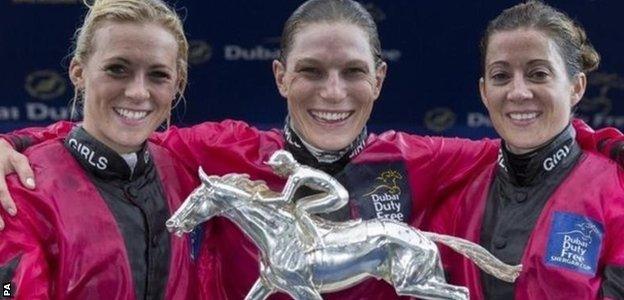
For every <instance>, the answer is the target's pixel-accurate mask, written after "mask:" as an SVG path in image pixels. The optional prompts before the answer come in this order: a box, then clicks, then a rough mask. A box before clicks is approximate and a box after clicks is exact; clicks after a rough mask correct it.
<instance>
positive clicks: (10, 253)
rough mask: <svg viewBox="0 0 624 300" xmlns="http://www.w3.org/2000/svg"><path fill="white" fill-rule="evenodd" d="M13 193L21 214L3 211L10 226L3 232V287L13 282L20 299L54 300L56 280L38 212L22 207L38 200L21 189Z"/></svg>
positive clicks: (0, 253)
mask: <svg viewBox="0 0 624 300" xmlns="http://www.w3.org/2000/svg"><path fill="white" fill-rule="evenodd" d="M11 193H12V195H13V198H14V199H15V200H16V203H17V205H18V206H19V208H20V215H19V217H10V216H9V215H7V214H6V213H4V212H2V218H3V219H4V220H5V221H6V227H5V229H4V230H2V231H0V241H2V242H0V280H2V284H3V285H5V284H7V283H10V285H11V286H10V287H11V294H12V295H13V297H15V298H16V299H50V298H51V295H50V290H51V285H52V283H51V281H52V279H51V278H50V270H49V266H48V262H47V260H46V255H45V253H44V250H45V247H44V246H43V245H42V243H41V240H40V238H39V237H40V234H39V232H37V230H36V229H35V225H34V224H35V221H34V220H33V218H34V217H36V215H35V214H36V213H35V214H33V212H32V211H31V210H29V209H28V208H26V207H24V205H20V204H22V203H29V202H31V201H34V200H32V199H27V198H28V194H27V193H26V192H24V193H21V192H20V191H19V190H18V189H11ZM39 223H41V222H39ZM3 292H4V291H3Z"/></svg>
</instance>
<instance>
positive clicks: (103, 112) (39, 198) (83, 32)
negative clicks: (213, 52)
mask: <svg viewBox="0 0 624 300" xmlns="http://www.w3.org/2000/svg"><path fill="white" fill-rule="evenodd" d="M77 36H78V38H77V40H76V51H75V55H74V57H73V59H72V61H71V65H70V68H69V75H70V78H71V80H72V83H73V84H74V86H75V88H76V91H77V92H76V93H77V95H79V96H80V97H81V99H82V100H83V102H84V103H83V104H84V121H83V122H82V124H81V125H79V126H76V127H75V128H73V129H72V130H71V132H70V133H69V135H68V136H67V137H66V138H64V139H53V140H51V141H48V142H46V143H42V144H41V145H38V146H37V147H33V149H31V151H29V152H28V153H27V156H28V158H29V159H30V160H31V162H32V163H33V165H34V166H35V167H34V174H35V176H37V177H38V178H41V179H42V180H41V181H40V182H39V186H38V188H37V189H36V190H34V191H33V190H27V189H24V188H22V187H21V185H20V184H19V183H18V182H17V181H14V180H13V179H9V190H11V192H12V193H13V195H14V197H15V200H16V204H17V206H19V207H20V209H21V211H22V215H21V216H20V218H19V219H12V220H8V222H7V227H6V229H5V230H4V231H3V232H1V233H0V240H1V241H2V242H1V243H0V282H13V283H14V285H15V294H14V296H16V297H17V298H19V299H52V298H53V299H132V298H136V299H162V298H164V297H167V298H168V299H190V298H191V297H195V296H196V293H195V291H194V287H193V286H191V282H193V281H194V280H193V278H194V276H195V273H191V269H192V268H191V262H190V259H189V257H188V252H189V250H188V248H189V246H188V245H189V241H188V238H183V239H170V238H169V235H168V233H167V232H166V230H165V227H164V226H165V221H166V219H167V217H168V215H169V214H170V213H171V212H172V211H173V210H174V209H175V208H177V207H178V206H179V202H180V200H181V199H182V198H183V196H184V195H183V194H182V191H184V190H189V189H190V187H191V183H192V182H193V179H192V177H191V176H190V175H189V174H188V173H185V172H184V169H183V168H179V167H176V165H175V163H174V160H173V158H172V157H171V156H170V155H169V153H168V152H167V151H166V150H164V149H162V148H161V147H159V146H156V145H154V144H151V143H147V142H146V140H147V138H148V136H149V135H150V134H152V133H153V131H154V130H155V129H156V128H157V127H158V126H159V125H160V124H162V123H163V122H164V121H165V120H167V118H168V116H169V114H170V111H171V106H172V103H173V101H174V98H175V97H176V94H178V93H180V92H181V91H183V90H184V85H185V82H186V51H187V43H186V39H185V37H184V33H183V29H182V23H181V21H180V19H179V18H178V16H177V15H176V14H175V12H173V10H171V9H170V8H169V7H168V6H167V5H166V4H164V3H163V2H162V1H160V0H97V1H95V2H94V3H93V5H92V6H91V7H90V8H89V12H88V14H87V16H86V18H85V23H84V25H83V26H82V27H81V28H80V29H79V31H78V35H77ZM163 178H167V179H168V180H167V185H164V186H163V185H161V180H162V179H163ZM185 185H186V186H187V188H186V189H185V188H183V187H184V186H185ZM169 270H175V272H169Z"/></svg>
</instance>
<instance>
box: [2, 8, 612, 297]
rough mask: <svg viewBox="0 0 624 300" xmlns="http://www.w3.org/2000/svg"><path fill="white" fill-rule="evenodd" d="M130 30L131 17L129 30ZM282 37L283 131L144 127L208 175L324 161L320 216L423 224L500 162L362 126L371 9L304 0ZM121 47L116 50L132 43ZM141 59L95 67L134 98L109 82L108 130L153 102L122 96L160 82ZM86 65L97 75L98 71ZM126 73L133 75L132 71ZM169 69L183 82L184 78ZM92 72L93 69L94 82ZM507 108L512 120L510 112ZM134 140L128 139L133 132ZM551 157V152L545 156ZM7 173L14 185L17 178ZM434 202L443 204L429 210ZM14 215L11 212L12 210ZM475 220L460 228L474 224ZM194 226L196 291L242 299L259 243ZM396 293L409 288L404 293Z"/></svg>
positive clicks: (449, 142) (587, 141)
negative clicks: (277, 159) (342, 197)
mask: <svg viewBox="0 0 624 300" xmlns="http://www.w3.org/2000/svg"><path fill="white" fill-rule="evenodd" d="M118 1H121V0H118ZM148 2H150V1H148ZM118 25H119V24H118ZM119 28H122V27H119ZM140 29H141V27H136V28H135V30H137V31H138V30H140ZM151 32H152V35H151V36H150V38H151V39H150V41H153V40H152V39H156V38H157V37H160V36H162V35H163V34H164V33H163V32H162V31H161V30H153V31H151ZM98 34H100V33H98ZM115 36H117V35H115ZM175 36H176V35H175V34H174V37H175ZM110 37H111V38H112V37H113V36H112V35H111V36H110ZM100 38H101V37H100ZM136 39H137V41H136V42H137V43H138V42H140V41H144V40H143V39H141V38H139V37H137V38H136ZM177 40H179V39H177ZM281 47H282V48H281V51H280V52H281V53H280V58H279V59H278V60H276V61H274V62H273V76H274V79H275V82H276V85H277V88H278V90H279V93H280V95H281V96H282V97H283V98H285V99H286V103H287V105H288V116H287V117H286V122H285V125H284V130H283V131H280V130H270V131H261V130H258V129H256V128H253V127H251V126H249V125H248V124H245V123H244V122H240V121H231V120H226V121H223V122H220V123H212V122H205V123H202V124H198V125H196V126H193V127H189V128H175V127H172V128H169V130H167V131H166V132H165V133H162V134H154V135H152V136H150V142H154V143H157V144H160V145H163V146H164V147H166V148H168V150H169V151H171V152H172V153H174V154H175V156H176V158H178V159H179V160H180V161H181V162H182V164H183V165H184V166H186V167H188V168H189V169H190V172H196V170H197V168H198V167H199V166H201V167H202V168H203V169H204V170H205V171H206V173H208V174H216V175H223V174H226V173H232V172H237V173H246V174H249V175H250V177H251V178H253V179H262V180H265V181H266V182H267V184H268V186H269V187H271V188H272V189H273V190H278V189H281V188H282V187H283V185H284V180H283V179H281V178H278V177H277V176H276V175H275V174H273V172H271V170H270V168H269V167H268V166H267V165H266V164H264V162H266V161H268V160H269V158H270V156H271V155H272V154H273V153H274V152H275V151H276V150H278V149H286V150H288V151H290V152H291V153H292V155H293V157H294V158H295V159H296V160H297V162H298V163H300V164H301V165H305V166H310V167H314V168H316V169H321V170H323V171H325V172H326V173H328V174H329V175H331V176H333V177H335V178H336V179H337V180H338V181H339V182H340V183H341V184H343V185H344V186H345V188H346V189H347V190H348V192H349V197H348V199H349V201H348V202H349V203H348V205H344V206H343V207H341V208H340V209H338V210H337V211H334V212H332V213H331V214H321V215H319V216H320V217H323V218H326V219H330V220H333V221H345V220H349V219H374V218H386V219H393V220H395V221H400V222H405V223H408V224H410V225H412V226H414V227H422V226H424V228H425V229H427V228H428V226H429V225H430V224H429V220H431V219H434V218H437V214H440V215H442V216H446V215H448V214H452V213H455V212H457V211H458V207H460V206H448V207H447V206H446V204H447V203H456V202H455V201H458V200H461V199H463V197H464V196H466V195H467V193H468V192H469V191H473V190H472V189H468V190H466V189H465V188H466V187H470V186H471V184H473V183H479V184H485V185H487V184H489V183H490V182H491V181H488V179H489V178H488V177H484V176H481V177H479V176H480V175H482V172H483V171H484V170H490V169H491V167H492V166H495V165H498V164H497V156H498V153H499V149H500V147H499V142H498V141H492V140H484V141H470V140H465V139H457V138H441V137H423V136H418V135H412V134H408V133H402V132H395V131H389V132H385V133H381V134H379V135H377V134H368V133H367V130H366V122H367V121H368V118H369V117H370V114H371V111H372V109H373V106H374V103H375V102H376V101H378V100H377V99H378V97H379V95H380V91H381V89H382V86H383V82H384V79H385V74H386V70H387V68H388V67H387V65H386V64H385V63H384V62H383V60H382V59H381V56H380V49H381V47H380V43H379V38H378V36H377V28H376V25H375V23H374V22H373V19H372V16H371V15H370V14H369V13H368V12H367V11H366V9H364V7H363V6H362V5H361V4H359V3H358V2H356V1H352V0H309V1H306V2H305V3H303V4H302V5H301V6H300V7H299V8H297V10H295V11H294V12H293V13H292V15H291V16H290V18H289V19H288V20H287V21H286V23H285V25H284V29H283V33H282V41H281ZM165 48H167V47H165ZM122 49H123V48H122ZM179 49H180V48H178V51H179ZM131 50H132V49H129V50H124V51H129V53H133V52H132V51H131ZM123 53H126V52H123ZM146 53H148V52H146ZM149 53H153V52H149ZM104 57H106V56H104ZM179 61H180V60H179V59H178V70H179V68H180V65H179ZM139 62H140V60H138V59H137V60H136V61H135V60H134V59H133V61H131V62H123V63H119V64H120V65H121V66H122V67H123V68H120V69H117V68H114V73H115V74H116V73H117V72H121V73H122V74H126V72H127V74H129V75H124V76H128V77H124V76H121V77H120V78H117V77H115V76H112V77H109V76H110V75H108V74H107V73H106V72H104V73H103V74H102V76H104V78H105V79H106V80H110V82H111V84H112V83H115V86H116V84H117V83H119V84H122V83H123V85H124V86H126V85H127V87H128V88H129V91H132V92H129V93H130V95H133V97H130V96H129V95H125V94H124V95H121V93H119V95H121V96H119V97H118V98H115V97H113V98H114V100H111V101H110V103H107V104H106V105H108V106H107V107H105V108H103V109H102V111H103V112H104V113H105V114H106V115H107V117H108V118H110V120H111V121H110V122H116V125H115V126H118V128H117V130H121V129H123V128H126V127H129V126H133V124H134V123H133V122H134V121H136V120H134V119H136V118H138V119H141V118H142V117H143V116H142V115H141V114H142V113H144V112H147V109H148V108H149V109H155V106H154V107H151V106H140V105H139V104H137V103H141V105H143V103H148V102H144V101H143V100H140V98H141V97H138V98H139V100H137V99H135V100H132V99H134V98H135V97H136V95H137V94H138V95H140V94H141V93H137V92H136V91H137V89H135V88H136V87H142V88H143V89H145V90H146V91H149V88H148V87H157V86H160V85H157V84H156V83H159V82H160V81H155V82H152V81H150V80H152V79H153V78H152V77H150V74H151V73H150V72H148V71H142V69H141V68H140V67H136V65H139V66H143V65H141V64H140V63H139ZM163 64H165V63H163ZM146 65H148V66H149V65H150V64H146ZM104 66H106V64H105V65H104ZM135 68H137V69H135ZM85 70H86V69H85ZM137 70H138V71H137ZM95 72H96V73H95V74H98V73H97V72H100V71H98V70H96V71H95ZM83 73H84V71H83ZM136 74H142V75H141V76H138V77H136V76H137V75H136ZM83 75H84V74H83ZM171 76H172V78H173V77H174V76H173V75H171ZM178 78H179V80H180V81H182V80H181V79H182V78H183V77H182V76H179V77H178ZM130 79H133V80H130ZM486 80H489V79H486ZM85 82H87V81H85ZM99 82H100V80H99V79H98V80H97V81H95V83H94V84H98V83H99ZM163 82H164V83H162V82H160V83H162V84H163V85H165V86H167V84H166V82H167V81H166V80H163ZM488 83H489V82H488ZM107 84H108V83H107ZM152 85H153V86H152ZM86 88H87V89H88V88H89V87H86ZM130 88H131V89H130ZM94 91H95V90H94ZM138 91H141V89H139V90H138ZM487 94H488V99H490V96H491V95H492V94H493V92H492V91H488V92H487ZM91 95H92V94H89V95H85V96H86V97H87V99H85V101H87V102H88V101H90V100H92V99H91ZM94 95H95V94H94ZM111 95H112V94H111ZM158 95H161V94H152V95H151V98H150V99H151V100H152V101H156V100H157V99H162V100H163V102H164V100H166V99H165V97H164V96H163V97H162V98H160V96H159V97H155V96H158ZM162 95H164V93H163V94H162ZM113 98H111V99H113ZM101 99H108V98H101ZM492 99H494V98H492ZM118 100H119V102H117V101H118ZM280 101H282V100H281V99H280ZM276 103H277V102H276ZM154 105H155V104H154ZM267 105H270V104H267ZM512 112H513V113H514V117H515V118H516V119H517V117H518V116H517V115H516V111H512ZM531 113H532V111H528V112H527V111H525V110H521V111H520V116H519V118H526V117H528V118H531V117H535V116H532V115H531ZM151 114H154V115H156V113H155V112H151V113H150V114H146V115H145V116H144V118H145V120H148V119H149V118H150V116H151ZM526 115H528V116H526ZM96 125H97V124H96ZM152 125H153V124H152ZM514 126H515V125H514ZM73 128H74V124H71V123H58V124H55V125H52V126H50V127H49V128H47V129H45V130H43V131H41V130H40V129H39V130H37V129H26V130H24V131H22V132H19V133H18V134H15V135H12V136H9V137H8V138H9V140H11V141H12V142H13V144H14V145H17V146H20V145H30V144H32V143H33V142H35V143H37V142H41V141H42V140H45V139H50V138H56V137H57V136H65V135H67V132H68V131H71V130H74V129H73ZM575 128H576V130H577V133H578V134H577V138H578V139H579V141H581V142H584V143H581V146H584V147H585V148H588V149H590V150H595V141H596V140H598V139H599V138H600V135H596V134H594V132H593V131H592V130H591V129H588V128H587V127H586V126H585V125H584V124H582V123H576V126H575ZM141 133H143V132H142V131H141ZM102 134H103V135H108V136H109V137H107V138H109V139H111V140H113V141H112V142H115V141H116V142H119V141H118V140H115V139H118V137H119V136H120V135H121V133H118V132H115V131H105V132H103V133H102ZM139 140H140V139H139V138H137V140H135V142H136V141H139ZM572 141H574V140H572ZM148 144H149V145H151V144H150V143H149V142H148ZM1 145H2V143H1V142H0V167H3V168H0V172H2V171H3V170H4V169H8V168H9V167H6V166H3V165H2V162H6V161H7V159H6V157H7V155H4V154H6V153H7V152H8V153H9V157H11V156H10V155H15V154H14V153H13V152H14V151H12V149H11V151H8V150H6V151H5V148H2V146H1ZM123 145H125V144H122V146H123ZM18 148H21V147H18ZM35 148H36V147H35ZM575 153H576V152H575ZM548 157H552V156H548ZM568 157H572V156H570V155H568ZM139 161H140V160H139ZM552 161H553V163H554V161H555V160H554V159H553V160H552ZM22 163H23V164H25V163H24V162H22ZM563 164H564V163H562V158H561V159H560V158H559V157H557V165H558V166H562V165H563ZM23 168H24V169H27V167H23ZM556 168H557V167H555V169H556ZM1 177H2V173H0V200H2V199H3V198H2V196H3V195H4V196H6V195H7V194H6V193H2V186H1V183H2V178H1ZM38 178H47V177H46V176H43V177H41V176H40V177H38ZM11 180H12V184H15V180H16V179H15V178H11ZM41 180H44V179H41ZM177 184H178V183H177V182H176V181H175V180H170V181H167V184H166V185H164V187H165V188H171V189H173V190H176V191H178V190H181V191H187V192H190V191H191V189H186V190H185V189H184V188H180V189H178V186H176V185H177ZM125 194H133V189H128V191H126V190H124V195H125ZM313 194H315V191H314V190H312V189H308V188H307V187H304V188H301V189H299V190H297V193H296V195H295V197H294V198H295V199H301V200H299V201H306V199H307V200H309V199H310V198H306V196H310V195H313ZM519 199H520V198H519ZM520 200H522V199H520ZM328 202H329V203H323V204H324V205H328V206H331V207H334V205H336V206H339V204H340V203H341V202H340V201H338V202H335V203H332V202H331V201H328ZM301 205H302V207H305V206H306V205H305V204H301ZM440 207H444V208H445V209H444V210H440V211H438V210H437V208H440ZM475 207H479V206H478V205H474V207H471V206H468V207H467V208H466V209H463V210H461V211H463V212H466V215H470V216H472V215H471V214H472V213H474V214H475V217H474V218H468V220H463V221H462V222H458V221H456V220H453V219H451V220H450V221H449V220H448V219H445V221H446V222H444V223H443V224H445V225H448V224H459V225H463V224H469V223H470V222H480V221H481V218H480V216H481V215H479V211H476V210H475ZM481 208H483V206H481ZM15 218H17V219H20V218H21V216H20V215H18V216H16V217H15ZM137 219H140V218H137ZM434 220H435V219H434ZM516 223H519V222H515V223H514V224H516ZM163 224H164V222H163ZM478 224H479V225H480V224H481V223H478ZM479 225H476V226H472V227H470V228H473V229H474V228H480V227H479ZM201 229H202V230H203V235H202V236H199V237H198V238H197V239H195V241H196V243H195V244H194V245H195V248H194V254H196V255H197V256H196V259H197V264H198V267H199V268H198V269H199V276H200V277H201V278H200V280H201V282H202V284H201V285H199V287H200V288H201V289H203V290H205V291H206V294H207V295H209V296H210V299H242V298H243V297H244V296H245V295H246V293H247V292H248V291H249V290H250V288H251V287H252V286H253V285H254V282H257V280H258V275H259V273H258V255H257V253H258V249H257V248H256V247H255V245H253V244H252V243H251V242H250V241H249V240H248V239H247V238H246V237H245V235H244V234H243V233H242V232H241V231H240V230H239V229H238V228H236V227H235V226H234V225H232V223H230V222H226V221H223V220H220V219H216V220H213V221H211V222H208V224H205V225H203V226H202V228H201ZM444 229H446V228H444ZM199 232H201V231H199ZM469 238H470V237H469ZM387 280H392V279H390V278H388V279H387ZM148 286H152V285H148ZM471 288H472V290H471V292H475V293H477V295H478V292H476V291H480V290H481V288H480V286H478V283H477V286H474V287H471ZM406 294H408V295H409V293H408V292H406ZM397 297H398V295H397V294H396V293H395V291H394V289H393V288H392V286H391V285H389V284H388V283H386V282H385V281H382V280H368V281H365V282H362V283H360V284H358V285H356V286H353V287H351V288H349V289H347V290H343V291H339V292H335V293H329V294H325V295H323V298H324V299H341V300H344V299H388V298H397ZM278 298H279V297H278Z"/></svg>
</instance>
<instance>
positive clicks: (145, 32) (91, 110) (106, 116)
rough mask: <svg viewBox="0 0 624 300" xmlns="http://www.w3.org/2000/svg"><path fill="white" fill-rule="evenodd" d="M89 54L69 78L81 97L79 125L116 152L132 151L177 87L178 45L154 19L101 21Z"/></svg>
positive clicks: (166, 109)
mask: <svg viewBox="0 0 624 300" xmlns="http://www.w3.org/2000/svg"><path fill="white" fill-rule="evenodd" d="M92 43H93V48H94V50H93V53H92V54H91V55H90V57H89V58H88V59H86V60H80V59H74V60H72V62H71V65H70V70H69V73H70V78H71V80H72V82H73V83H74V86H75V87H76V89H78V90H79V91H81V92H82V93H83V96H84V99H85V100H84V122H83V125H82V126H83V128H84V129H85V130H86V131H87V132H88V133H90V134H91V135H92V136H93V137H94V138H95V139H97V140H98V141H100V142H102V143H104V144H105V145H106V146H108V147H110V148H111V149H113V150H114V151H116V152H118V153H130V152H135V151H138V150H139V149H140V148H141V146H142V145H143V143H144V142H145V140H146V139H147V137H148V136H149V135H150V134H151V133H152V132H153V131H154V130H155V129H156V128H157V127H158V126H159V125H160V124H162V123H163V122H164V121H165V120H166V119H167V118H168V117H169V114H170V112H171V105H172V102H173V100H174V97H175V95H176V92H177V88H178V73H177V67H176V60H177V53H178V49H177V48H178V45H177V43H176V40H175V38H174V37H173V35H171V33H169V31H168V30H167V29H165V28H163V27H162V26H161V25H158V24H156V23H143V24H133V23H128V24H125V23H114V22H111V21H107V22H103V23H102V24H101V25H100V26H99V27H98V29H97V30H95V33H94V36H93V41H92Z"/></svg>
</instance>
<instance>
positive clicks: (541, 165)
mask: <svg viewBox="0 0 624 300" xmlns="http://www.w3.org/2000/svg"><path fill="white" fill-rule="evenodd" d="M575 135H576V133H575V131H574V128H572V126H571V125H569V124H568V126H567V127H566V128H565V129H564V130H563V131H562V132H561V133H559V134H558V135H557V136H556V137H555V138H553V139H552V140H551V141H550V142H548V143H547V144H546V145H544V146H543V147H540V148H539V149H537V150H535V151H532V152H530V153H526V154H522V155H516V154H513V153H511V152H509V151H508V150H507V147H506V145H505V141H503V142H502V145H501V150H500V153H499V156H498V165H499V170H500V171H501V173H502V174H506V176H508V177H509V180H510V181H511V182H512V183H513V184H515V185H517V186H532V185H535V184H539V183H540V182H542V181H543V180H544V178H546V177H547V176H548V175H549V174H552V173H554V172H559V171H560V170H562V169H564V168H566V167H568V166H569V165H570V164H573V163H575V162H576V158H577V157H578V156H579V155H580V153H581V149H580V147H579V146H578V144H577V143H576V140H575Z"/></svg>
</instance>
